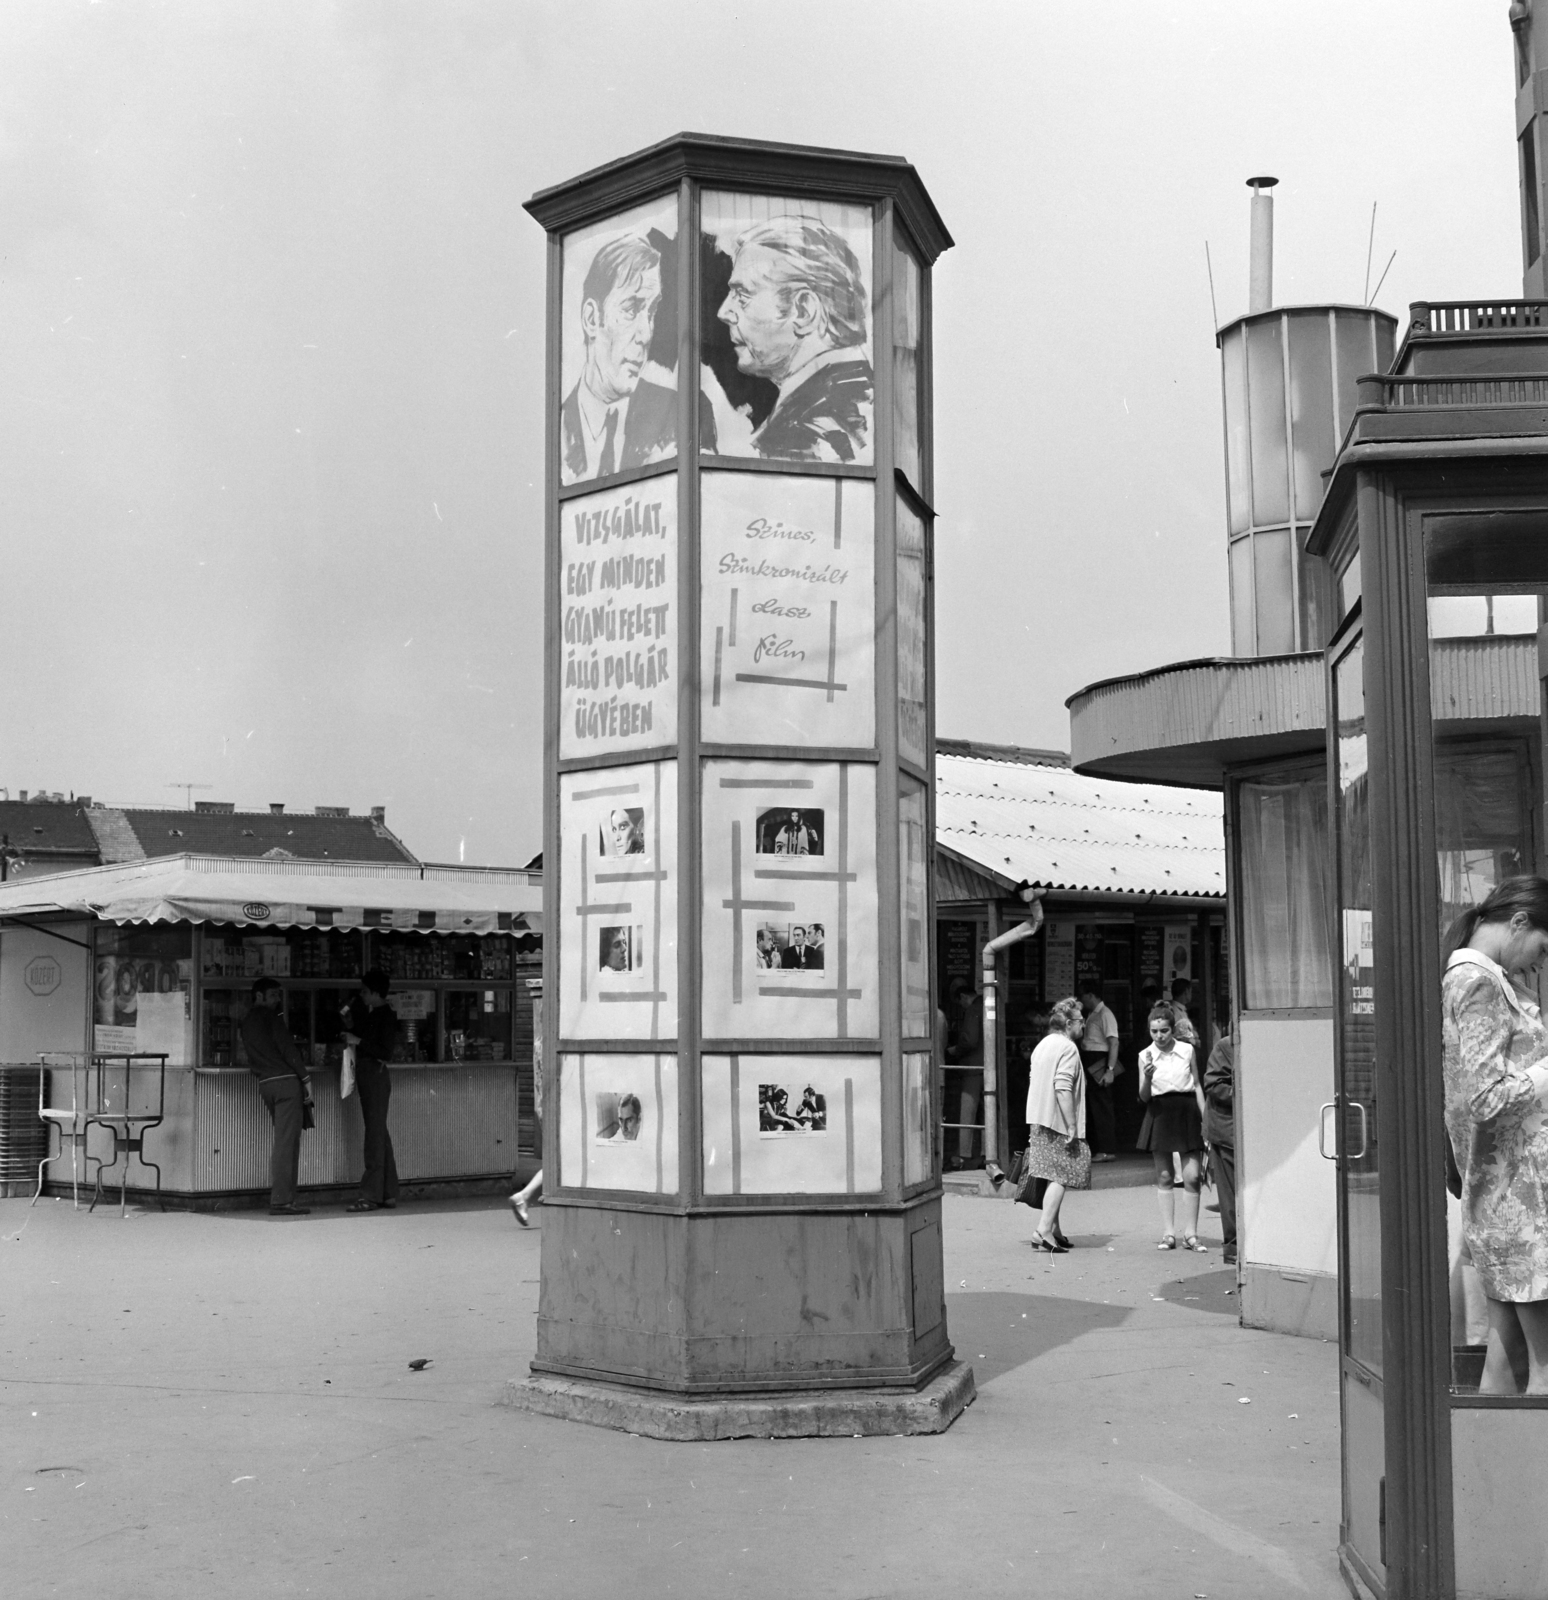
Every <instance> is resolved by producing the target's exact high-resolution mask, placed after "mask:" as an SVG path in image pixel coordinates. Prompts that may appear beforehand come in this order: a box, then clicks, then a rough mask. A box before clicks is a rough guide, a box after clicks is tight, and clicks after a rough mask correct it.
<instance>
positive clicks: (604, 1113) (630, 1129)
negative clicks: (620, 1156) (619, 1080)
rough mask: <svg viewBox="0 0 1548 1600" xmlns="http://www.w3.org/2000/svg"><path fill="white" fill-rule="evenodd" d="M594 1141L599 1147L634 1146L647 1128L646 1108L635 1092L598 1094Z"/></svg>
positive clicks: (595, 1103)
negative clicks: (610, 1145)
mask: <svg viewBox="0 0 1548 1600" xmlns="http://www.w3.org/2000/svg"><path fill="white" fill-rule="evenodd" d="M592 1100H593V1109H594V1111H595V1115H596V1121H595V1124H594V1126H595V1133H594V1135H593V1137H594V1138H595V1140H596V1142H597V1143H598V1144H633V1143H634V1142H635V1141H636V1140H637V1139H638V1138H639V1136H640V1129H641V1127H642V1126H643V1125H644V1121H645V1111H644V1105H643V1102H642V1101H641V1099H640V1097H639V1095H637V1094H635V1093H634V1092H633V1091H632V1090H621V1091H619V1090H611V1089H605V1090H599V1091H598V1092H597V1093H596V1094H595V1095H594V1096H593V1097H592Z"/></svg>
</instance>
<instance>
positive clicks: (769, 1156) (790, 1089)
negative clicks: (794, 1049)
mask: <svg viewBox="0 0 1548 1600" xmlns="http://www.w3.org/2000/svg"><path fill="white" fill-rule="evenodd" d="M702 1081H703V1091H702V1093H703V1103H704V1192H705V1193H706V1194H872V1193H875V1192H876V1191H877V1190H878V1189H880V1188H881V1181H882V1152H881V1145H882V1126H881V1062H880V1061H879V1060H878V1059H877V1058H876V1057H875V1056H772V1055H771V1056H753V1055H735V1056H705V1058H704V1068H703V1080H702Z"/></svg>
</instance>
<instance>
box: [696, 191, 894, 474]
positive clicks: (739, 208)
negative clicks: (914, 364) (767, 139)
mask: <svg viewBox="0 0 1548 1600" xmlns="http://www.w3.org/2000/svg"><path fill="white" fill-rule="evenodd" d="M700 216H701V229H702V234H701V238H700V242H699V248H700V274H701V295H700V311H699V317H700V339H701V345H700V360H701V363H702V372H701V379H702V384H703V389H704V395H705V401H706V404H705V406H704V410H705V411H706V413H707V414H709V415H711V416H712V417H713V422H714V432H715V442H714V443H713V445H706V444H704V443H703V441H702V440H701V448H704V449H713V450H715V451H718V452H719V453H720V454H721V455H731V456H757V457H761V458H763V459H764V460H776V461H828V462H842V463H844V464H846V465H850V466H869V465H870V464H871V462H872V461H873V459H874V448H873V441H872V425H873V411H874V405H875V393H874V391H875V380H874V375H873V372H872V361H873V359H874V358H873V355H872V340H871V289H872V278H871V208H870V207H869V206H856V205H845V204H843V203H842V202H840V201H836V200H814V199H792V198H781V197H777V196H771V195H758V194H725V193H718V192H716V191H713V190H710V191H706V192H705V194H704V195H703V197H702V201H701V209H700Z"/></svg>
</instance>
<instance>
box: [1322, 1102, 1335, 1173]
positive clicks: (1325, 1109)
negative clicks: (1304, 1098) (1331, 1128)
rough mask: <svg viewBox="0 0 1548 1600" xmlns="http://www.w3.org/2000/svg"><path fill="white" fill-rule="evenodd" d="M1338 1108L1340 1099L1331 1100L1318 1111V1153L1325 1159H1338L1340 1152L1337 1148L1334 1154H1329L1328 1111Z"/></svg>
mask: <svg viewBox="0 0 1548 1600" xmlns="http://www.w3.org/2000/svg"><path fill="white" fill-rule="evenodd" d="M1337 1110H1338V1101H1336V1100H1329V1101H1328V1102H1327V1103H1326V1104H1325V1105H1324V1106H1323V1107H1322V1109H1321V1110H1320V1111H1319V1112H1318V1113H1317V1154H1318V1155H1320V1156H1321V1157H1322V1159H1323V1160H1324V1161H1337V1160H1338V1152H1337V1151H1336V1150H1335V1151H1334V1152H1333V1154H1332V1155H1329V1154H1328V1113H1329V1112H1330V1111H1337Z"/></svg>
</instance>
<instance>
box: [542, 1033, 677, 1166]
mask: <svg viewBox="0 0 1548 1600" xmlns="http://www.w3.org/2000/svg"><path fill="white" fill-rule="evenodd" d="M559 1182H560V1184H561V1185H562V1186H563V1187H564V1188H566V1189H625V1190H632V1191H634V1192H636V1193H644V1194H676V1193H677V1188H678V1183H677V1059H676V1057H675V1056H664V1055H581V1054H569V1053H566V1054H562V1055H561V1056H560V1057H559Z"/></svg>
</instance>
